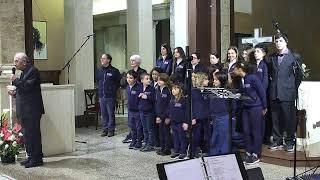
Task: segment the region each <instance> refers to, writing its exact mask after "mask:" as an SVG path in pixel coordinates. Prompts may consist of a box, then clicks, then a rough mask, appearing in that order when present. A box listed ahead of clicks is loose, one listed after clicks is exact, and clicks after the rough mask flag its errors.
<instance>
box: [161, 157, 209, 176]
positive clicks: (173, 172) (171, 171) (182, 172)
mask: <svg viewBox="0 0 320 180" xmlns="http://www.w3.org/2000/svg"><path fill="white" fill-rule="evenodd" d="M164 169H165V171H166V175H167V178H168V180H177V179H183V180H195V179H196V180H206V175H205V173H204V168H203V165H202V160H201V159H191V160H187V161H181V162H178V163H171V164H166V165H164Z"/></svg>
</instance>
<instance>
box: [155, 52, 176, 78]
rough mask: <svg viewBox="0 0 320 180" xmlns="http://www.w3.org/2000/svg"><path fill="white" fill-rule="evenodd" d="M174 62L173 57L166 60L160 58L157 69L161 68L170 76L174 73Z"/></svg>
mask: <svg viewBox="0 0 320 180" xmlns="http://www.w3.org/2000/svg"><path fill="white" fill-rule="evenodd" d="M172 61H173V60H172V56H171V57H169V56H167V57H166V59H165V60H163V58H162V57H160V58H159V59H157V61H156V67H159V68H160V69H162V70H163V72H164V73H167V74H168V75H169V76H170V75H171V73H172Z"/></svg>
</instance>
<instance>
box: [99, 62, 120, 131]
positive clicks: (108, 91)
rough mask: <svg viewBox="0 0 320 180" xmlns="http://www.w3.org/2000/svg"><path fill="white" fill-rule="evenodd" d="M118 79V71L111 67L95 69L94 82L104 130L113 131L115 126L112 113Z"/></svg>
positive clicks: (118, 84) (118, 83)
mask: <svg viewBox="0 0 320 180" xmlns="http://www.w3.org/2000/svg"><path fill="white" fill-rule="evenodd" d="M120 79H121V76H120V72H119V70H118V69H117V68H115V67H113V66H111V65H109V66H108V67H103V66H102V67H100V68H99V69H97V73H96V81H97V83H98V95H99V102H100V109H101V115H102V123H103V129H104V130H109V131H114V129H115V126H116V124H115V114H114V111H115V104H116V96H117V91H118V88H119V86H120Z"/></svg>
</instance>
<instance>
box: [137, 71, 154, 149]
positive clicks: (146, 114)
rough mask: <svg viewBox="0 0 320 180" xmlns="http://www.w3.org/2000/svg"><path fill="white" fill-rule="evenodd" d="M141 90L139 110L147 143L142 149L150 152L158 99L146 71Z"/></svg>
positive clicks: (152, 143) (142, 76)
mask: <svg viewBox="0 0 320 180" xmlns="http://www.w3.org/2000/svg"><path fill="white" fill-rule="evenodd" d="M141 82H142V86H141V89H140V90H141V91H140V92H139V98H140V100H139V111H140V119H141V123H142V127H143V136H144V143H145V145H144V146H143V147H142V148H141V151H143V152H148V151H152V150H153V146H154V136H153V135H154V134H153V125H154V123H153V122H154V102H155V99H156V94H155V89H154V87H153V86H151V85H150V75H149V74H147V73H145V74H142V75H141Z"/></svg>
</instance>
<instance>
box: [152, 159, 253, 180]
mask: <svg viewBox="0 0 320 180" xmlns="http://www.w3.org/2000/svg"><path fill="white" fill-rule="evenodd" d="M156 166H157V172H158V176H159V179H160V180H171V179H188V180H189V179H198V180H209V179H216V178H218V179H219V178H221V176H222V177H224V176H228V177H229V178H230V173H233V174H234V175H236V179H241V180H248V179H249V178H248V175H247V171H246V169H245V167H244V165H243V162H242V158H241V156H240V154H239V153H231V154H224V155H216V156H206V157H200V158H195V159H186V160H178V161H173V162H166V163H160V164H157V165H156ZM217 171H219V173H216V172H217ZM223 171H224V172H223ZM229 171H232V172H229ZM223 174H224V175H223ZM237 175H238V176H237Z"/></svg>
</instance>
